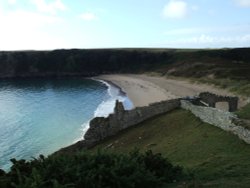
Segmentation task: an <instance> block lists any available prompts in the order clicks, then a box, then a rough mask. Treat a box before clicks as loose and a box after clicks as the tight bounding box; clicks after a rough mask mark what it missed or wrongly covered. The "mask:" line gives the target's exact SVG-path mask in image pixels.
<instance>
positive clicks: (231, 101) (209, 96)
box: [199, 92, 239, 112]
mask: <svg viewBox="0 0 250 188" xmlns="http://www.w3.org/2000/svg"><path fill="white" fill-rule="evenodd" d="M199 98H200V100H201V101H203V102H205V103H207V104H208V106H210V107H214V108H215V105H216V103H217V102H228V106H229V112H234V111H236V110H237V108H238V100H239V98H238V97H234V96H220V95H216V94H213V93H209V92H203V93H200V94H199Z"/></svg>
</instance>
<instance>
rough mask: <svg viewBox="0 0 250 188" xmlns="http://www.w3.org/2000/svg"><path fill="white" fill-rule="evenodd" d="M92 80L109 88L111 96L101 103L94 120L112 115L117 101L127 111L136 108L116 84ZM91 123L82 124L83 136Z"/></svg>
mask: <svg viewBox="0 0 250 188" xmlns="http://www.w3.org/2000/svg"><path fill="white" fill-rule="evenodd" d="M92 79H93V80H95V81H98V82H101V83H103V84H105V85H106V86H107V87H108V95H109V98H108V99H107V100H104V101H102V102H101V104H99V106H98V107H97V109H96V110H95V112H94V116H93V118H95V117H108V116H109V114H112V113H113V112H114V108H115V103H116V100H118V101H120V102H122V103H123V106H124V108H125V109H126V110H130V109H132V108H133V107H134V105H133V103H132V101H131V100H130V99H129V98H128V97H127V96H126V94H125V93H124V92H123V91H122V90H121V88H119V87H118V86H115V85H114V84H111V83H108V82H106V81H104V80H99V79H94V78H92ZM89 123H90V120H88V121H87V122H85V123H83V124H82V126H81V131H82V133H83V134H82V135H84V134H85V133H86V132H87V130H88V129H89ZM82 138H83V136H81V138H79V139H76V140H75V141H74V142H77V141H80V140H82Z"/></svg>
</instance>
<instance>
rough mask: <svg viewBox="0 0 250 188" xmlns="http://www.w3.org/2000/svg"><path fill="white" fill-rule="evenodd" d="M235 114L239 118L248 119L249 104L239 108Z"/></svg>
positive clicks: (249, 117)
mask: <svg viewBox="0 0 250 188" xmlns="http://www.w3.org/2000/svg"><path fill="white" fill-rule="evenodd" d="M236 114H237V115H238V116H239V118H242V119H248V120H250V104H247V105H246V106H244V107H243V108H242V109H240V110H239V111H238V112H236Z"/></svg>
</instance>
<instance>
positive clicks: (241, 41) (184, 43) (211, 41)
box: [165, 34, 250, 48]
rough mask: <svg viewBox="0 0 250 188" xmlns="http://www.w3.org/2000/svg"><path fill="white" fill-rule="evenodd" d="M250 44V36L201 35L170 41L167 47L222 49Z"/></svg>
mask: <svg viewBox="0 0 250 188" xmlns="http://www.w3.org/2000/svg"><path fill="white" fill-rule="evenodd" d="M249 43H250V34H243V35H235V36H212V35H206V34H201V35H198V36H194V37H183V38H178V39H176V40H169V41H167V42H166V43H165V46H168V47H173V48H207V47H209V48H221V47H246V46H248V44H249Z"/></svg>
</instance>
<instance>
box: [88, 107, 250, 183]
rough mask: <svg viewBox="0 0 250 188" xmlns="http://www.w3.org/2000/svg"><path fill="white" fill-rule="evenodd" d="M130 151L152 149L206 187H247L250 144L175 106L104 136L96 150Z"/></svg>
mask: <svg viewBox="0 0 250 188" xmlns="http://www.w3.org/2000/svg"><path fill="white" fill-rule="evenodd" d="M100 148H106V150H107V151H110V152H111V153H127V152H129V151H130V150H131V149H132V148H139V149H140V150H141V151H146V150H148V149H151V150H152V151H153V152H160V153H162V155H163V156H167V157H168V158H169V159H170V161H172V162H173V164H175V165H180V166H183V167H184V169H185V170H188V171H191V172H193V173H194V176H195V180H196V182H197V183H198V184H199V185H201V184H202V185H203V186H204V187H232V188H233V187H248V186H249V184H250V160H249V157H250V147H249V145H247V144H245V143H244V142H243V141H241V140H240V139H238V138H237V136H235V135H233V134H231V133H228V132H225V131H223V130H221V129H219V128H217V127H214V126H212V125H209V124H206V123H203V122H201V121H200V120H199V119H198V118H196V117H195V116H194V115H192V114H191V113H190V112H187V111H184V110H176V111H173V112H171V113H169V114H166V115H162V116H159V117H156V118H153V119H151V120H148V121H146V122H144V123H141V124H139V125H138V126H136V127H132V128H130V129H128V130H125V131H123V132H122V133H121V134H119V135H116V136H114V137H112V138H110V139H107V140H105V141H104V142H102V143H101V144H99V145H98V146H96V147H95V148H93V151H95V150H98V149H100Z"/></svg>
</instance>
